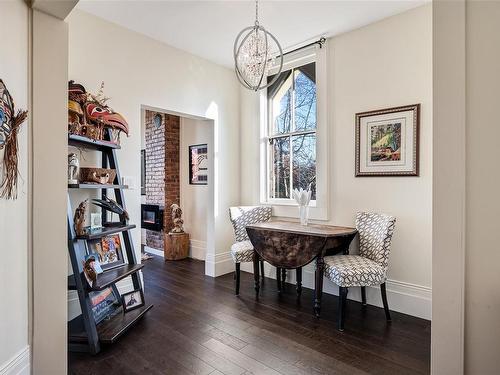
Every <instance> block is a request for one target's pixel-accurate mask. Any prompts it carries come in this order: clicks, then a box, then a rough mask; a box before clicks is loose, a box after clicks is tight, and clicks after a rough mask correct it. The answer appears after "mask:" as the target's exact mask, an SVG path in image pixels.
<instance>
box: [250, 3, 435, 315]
mask: <svg viewBox="0 0 500 375" xmlns="http://www.w3.org/2000/svg"><path fill="white" fill-rule="evenodd" d="M431 23H432V10H431V5H425V6H423V7H419V8H416V9H414V10H411V11H408V12H405V13H402V14H399V15H396V16H393V17H390V18H387V19H385V20H382V21H380V22H377V23H374V24H371V25H368V26H366V27H363V28H361V29H358V30H354V31H352V32H349V33H346V34H343V35H339V36H336V37H334V38H331V39H330V40H329V41H328V44H329V57H328V66H329V71H328V74H329V78H328V79H329V83H328V92H329V98H328V99H327V101H328V110H329V124H328V126H329V145H330V149H329V153H330V159H329V166H328V168H329V170H328V173H329V176H330V180H329V190H330V196H329V198H330V205H329V216H330V220H329V222H330V223H332V224H339V225H353V224H354V217H355V213H356V211H359V210H369V211H377V212H384V213H387V214H391V215H394V216H396V217H397V224H396V232H395V235H394V238H393V247H392V252H391V258H390V266H389V281H388V285H387V287H388V293H389V303H390V306H391V308H392V309H394V310H398V311H402V312H406V313H409V314H413V315H416V316H421V317H425V318H429V319H430V309H431V303H430V301H431V266H432V264H431V255H432V244H431V239H432V24H431ZM242 90H243V89H242ZM414 103H421V104H422V106H421V110H422V111H421V123H420V125H421V129H420V137H421V138H420V140H421V142H420V177H370V178H362V177H358V178H356V177H354V156H355V155H354V135H355V133H354V115H355V113H357V112H362V111H369V110H375V109H381V108H387V107H395V106H400V105H406V104H414ZM257 113H258V97H257V95H254V94H253V93H250V92H247V91H242V108H241V133H240V138H241V155H242V156H241V181H240V185H241V190H242V196H241V200H242V202H241V203H242V204H257V203H259V175H258V171H256V168H255V165H258V163H259V150H258V146H259V145H258V141H259V124H258V115H256V114H257ZM243 155H244V157H243ZM247 269H248V268H247ZM304 279H305V283H306V284H309V285H308V286H312V267H309V268H308V270H306V274H305V275H304ZM326 291H327V292H334V293H336V288H334V287H333V285H332V284H331V283H330V282H327V284H326ZM367 293H368V296H367V297H368V302H369V303H373V304H378V305H380V304H381V303H380V295H379V292H378V290H370V291H368V292H367ZM358 294H359V292H358V291H357V290H353V293H350V297H351V298H352V297H354V298H357V297H358Z"/></svg>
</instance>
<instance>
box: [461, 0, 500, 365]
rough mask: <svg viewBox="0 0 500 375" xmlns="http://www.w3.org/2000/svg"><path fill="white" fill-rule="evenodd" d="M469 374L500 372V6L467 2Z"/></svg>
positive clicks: (466, 351) (467, 293)
mask: <svg viewBox="0 0 500 375" xmlns="http://www.w3.org/2000/svg"><path fill="white" fill-rule="evenodd" d="M465 17H466V45H465V51H466V77H467V78H466V87H467V93H466V103H467V104H466V116H467V117H466V140H467V142H466V150H465V154H466V160H467V161H466V195H467V200H466V234H465V236H466V252H465V254H466V256H465V265H466V266H465V373H466V374H498V372H499V371H500V370H499V369H500V356H499V355H498V354H499V348H500V298H499V292H498V289H499V286H500V272H499V264H500V252H499V244H498V239H497V238H496V233H497V231H498V224H499V222H500V221H499V219H498V213H499V212H500V199H499V198H498V191H499V189H498V186H499V183H500V178H499V175H498V150H499V147H498V139H500V126H499V125H500V124H499V121H498V105H499V100H500V96H499V93H498V87H499V86H500V73H499V70H498V67H499V66H500V3H499V2H495V1H492V2H486V1H468V2H466V16H465Z"/></svg>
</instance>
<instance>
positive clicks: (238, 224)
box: [229, 206, 271, 263]
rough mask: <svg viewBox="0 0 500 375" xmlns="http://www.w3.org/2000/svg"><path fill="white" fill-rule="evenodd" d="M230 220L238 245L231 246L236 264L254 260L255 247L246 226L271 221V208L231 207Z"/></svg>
mask: <svg viewBox="0 0 500 375" xmlns="http://www.w3.org/2000/svg"><path fill="white" fill-rule="evenodd" d="M229 218H230V219H231V223H232V224H233V229H234V235H235V237H236V243H235V244H234V245H233V246H231V256H232V257H233V260H234V261H235V262H236V263H240V262H251V261H252V260H253V251H254V250H253V246H252V243H251V242H250V240H249V238H248V234H247V231H246V226H247V225H250V224H256V223H262V222H264V221H269V220H270V219H271V207H265V206H241V207H230V208H229Z"/></svg>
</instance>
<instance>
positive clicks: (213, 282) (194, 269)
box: [69, 258, 431, 375]
mask: <svg viewBox="0 0 500 375" xmlns="http://www.w3.org/2000/svg"><path fill="white" fill-rule="evenodd" d="M204 269H205V265H204V263H203V262H201V261H195V260H189V259H188V260H183V261H177V262H167V263H165V262H164V261H163V259H161V258H153V259H151V260H149V261H147V262H146V265H145V267H144V269H143V271H144V281H145V294H146V299H147V300H148V302H151V303H153V304H154V305H155V306H154V307H153V309H152V310H151V311H149V312H148V313H147V314H146V316H145V317H144V319H142V320H141V321H140V322H139V323H138V324H137V325H136V326H135V328H133V329H132V330H130V332H128V333H127V334H126V335H125V336H123V337H122V338H121V339H120V340H119V341H118V342H117V343H116V344H114V345H112V346H108V347H104V348H103V350H102V351H101V353H99V354H98V355H97V356H90V355H87V354H77V353H71V354H69V368H70V373H71V374H75V375H77V374H85V375H89V374H106V375H110V374H121V375H123V374H179V375H183V374H211V375H218V374H245V375H247V374H286V375H292V374H349V375H354V374H366V373H369V374H427V373H429V371H430V370H429V369H430V329H431V328H430V322H429V321H426V320H422V319H418V318H414V317H410V316H408V315H404V314H399V313H396V312H393V313H391V314H392V319H393V321H392V323H390V324H387V323H386V321H385V316H384V310H383V309H381V308H377V307H373V306H368V307H366V308H362V306H361V304H360V303H357V302H353V301H349V302H348V305H347V316H346V318H347V320H346V329H345V331H344V332H343V333H340V332H338V331H337V330H336V323H335V322H336V320H335V319H336V316H337V311H336V307H337V298H336V297H334V296H330V295H327V294H325V295H324V297H323V308H322V314H321V315H322V317H321V319H319V320H318V319H316V318H315V317H314V316H313V311H312V302H311V300H312V291H311V290H310V289H306V288H304V290H303V293H302V297H301V300H300V301H297V298H296V294H295V287H294V286H293V285H291V284H287V287H286V291H285V292H284V293H282V294H281V295H279V294H278V293H277V291H276V281H275V280H272V279H266V280H265V284H264V286H263V288H262V289H261V293H262V295H261V297H260V298H259V300H258V301H256V299H255V295H254V290H253V275H251V274H248V273H246V272H242V275H241V289H240V293H241V294H240V296H239V297H236V296H235V295H234V284H233V283H234V281H233V275H232V274H228V275H225V276H221V277H218V278H216V279H213V278H210V277H207V276H204ZM389 305H390V300H389Z"/></svg>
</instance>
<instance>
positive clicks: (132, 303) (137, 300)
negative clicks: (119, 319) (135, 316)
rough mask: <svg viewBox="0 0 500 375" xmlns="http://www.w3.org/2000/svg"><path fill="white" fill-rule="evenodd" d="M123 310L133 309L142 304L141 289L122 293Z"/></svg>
mask: <svg viewBox="0 0 500 375" xmlns="http://www.w3.org/2000/svg"><path fill="white" fill-rule="evenodd" d="M122 305H123V312H125V313H128V312H129V311H132V310H135V309H137V308H139V307H141V306H144V294H143V293H142V290H141V289H137V290H134V291H133V292H129V293H125V294H122Z"/></svg>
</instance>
